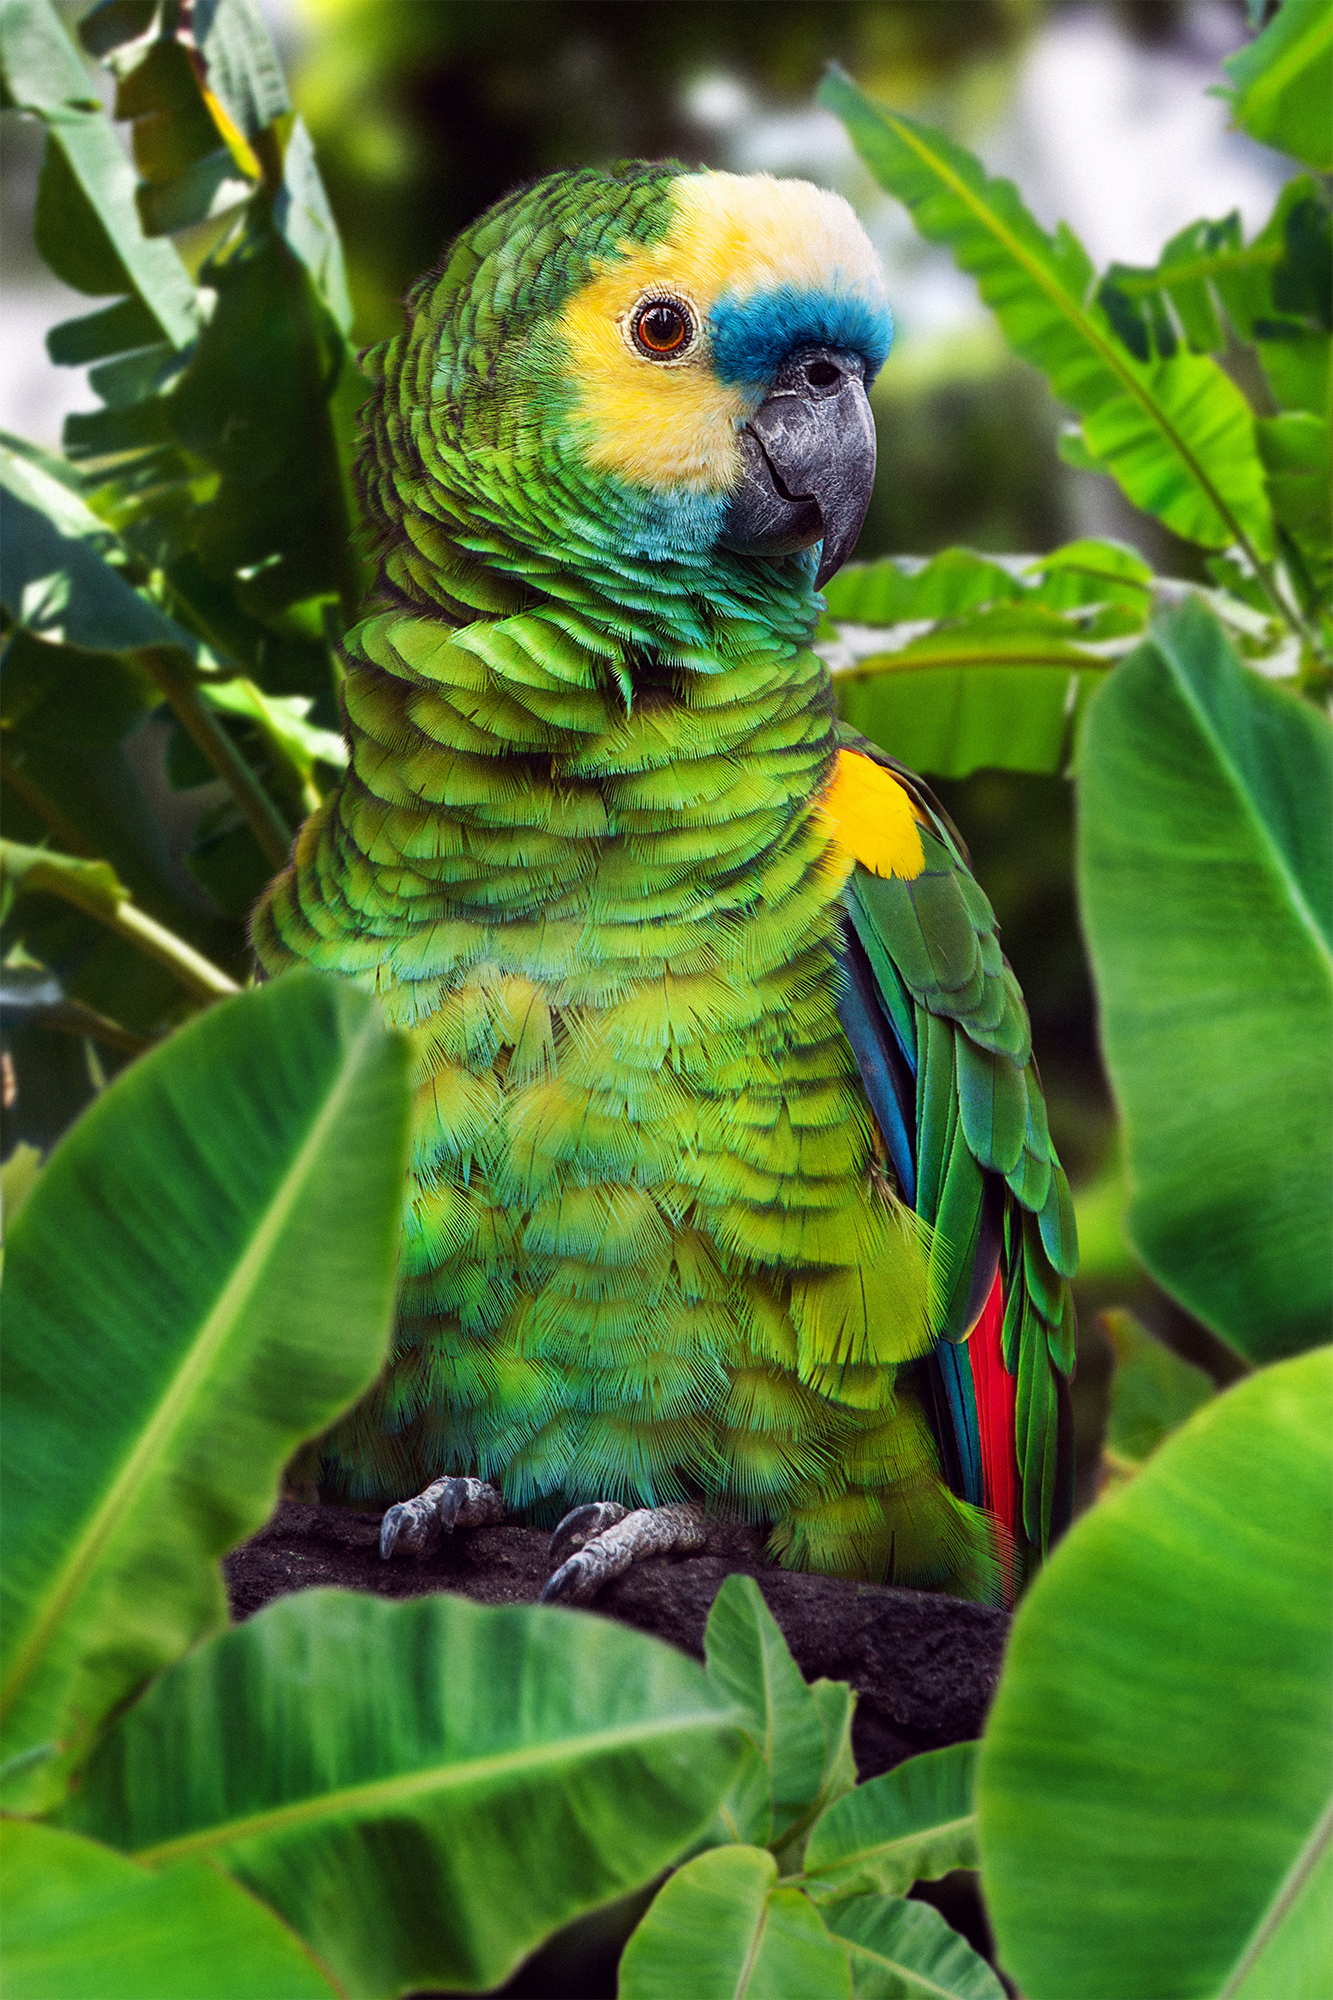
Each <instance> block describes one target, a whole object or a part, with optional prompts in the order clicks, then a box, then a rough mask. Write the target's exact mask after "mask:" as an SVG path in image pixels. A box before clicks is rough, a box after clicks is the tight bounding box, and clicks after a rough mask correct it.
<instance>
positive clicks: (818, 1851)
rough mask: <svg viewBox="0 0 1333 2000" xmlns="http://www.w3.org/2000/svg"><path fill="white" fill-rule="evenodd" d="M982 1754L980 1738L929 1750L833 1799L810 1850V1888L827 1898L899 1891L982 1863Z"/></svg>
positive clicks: (807, 1856)
mask: <svg viewBox="0 0 1333 2000" xmlns="http://www.w3.org/2000/svg"><path fill="white" fill-rule="evenodd" d="M976 1761H977V1746H976V1744H975V1743H954V1744H951V1745H950V1747H949V1748H948V1749H947V1750H928V1751H926V1752H925V1754H924V1755H923V1756H920V1757H909V1758H908V1760H907V1762H906V1763H904V1764H899V1765H897V1766H896V1767H895V1768H894V1769H893V1770H892V1771H885V1772H884V1773H883V1775H882V1776H880V1777H878V1778H871V1780H870V1781H869V1783H868V1784H864V1785H858V1786H857V1788H856V1790H855V1791H854V1792H848V1793H847V1794H846V1796H845V1797H844V1798H841V1799H838V1800H837V1801H836V1803H835V1804H833V1805H831V1806H829V1807H828V1808H827V1810H826V1811H825V1812H824V1813H823V1814H822V1815H821V1816H820V1818H819V1819H817V1820H816V1821H815V1824H814V1826H813V1827H812V1828H811V1832H810V1840H809V1844H808V1846H807V1847H806V1850H805V1873H806V1877H807V1879H808V1882H809V1888H810V1894H811V1895H812V1896H813V1897H814V1898H815V1900H816V1901H817V1902H819V1903H828V1902H837V1901H841V1900H842V1899H843V1898H844V1897H847V1896H856V1895H861V1894H862V1893H864V1892H866V1891H869V1890H879V1891H880V1892H882V1893H885V1894H893V1893H895V1892H900V1891H903V1890H907V1889H910V1888H911V1886H912V1884H913V1882H919V1881H923V1880H929V1879H932V1878H934V1877H936V1876H939V1875H947V1874H948V1873H949V1871H950V1869H952V1868H975V1867H976V1865H977V1847H976V1842H977V1836H976V1807H975V1805H974V1802H973V1796H972V1795H973V1789H974V1785H975V1777H976Z"/></svg>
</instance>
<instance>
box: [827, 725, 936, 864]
mask: <svg viewBox="0 0 1333 2000" xmlns="http://www.w3.org/2000/svg"><path fill="white" fill-rule="evenodd" d="M819 811H820V812H821V813H822V814H823V816H824V818H825V819H826V820H827V821H828V823H829V826H830V829H831V831H832V833H833V837H834V839H835V840H836V841H837V842H838V845H839V846H840V847H844V848H846V850H847V852H848V853H849V854H851V855H852V856H853V857H854V859H855V860H857V861H859V862H860V864H861V866H862V867H863V868H868V869H869V870H870V872H871V874H872V875H899V876H901V877H902V878H903V879H904V880H905V881H908V882H910V881H911V880H912V879H913V877H914V876H917V875H919V874H920V873H921V871H922V869H923V868H924V867H925V865H926V858H925V855H924V854H923V853H922V851H921V835H920V833H919V832H918V831H917V823H916V814H915V812H914V811H913V808H912V801H911V799H910V798H909V797H908V794H907V793H906V792H905V791H904V790H903V787H902V786H901V785H900V784H899V783H898V780H897V779H896V778H895V777H894V775H893V773H892V771H886V770H885V768H884V766H883V765H882V764H876V763H874V762H872V760H871V759H870V758H869V757H863V756H861V754H860V753H859V751H856V750H840V751H839V752H838V761H837V763H836V764H835V765H834V767H833V777H832V779H831V780H830V783H829V787H828V790H827V791H826V792H825V793H824V795H823V797H822V798H821V799H820V800H819Z"/></svg>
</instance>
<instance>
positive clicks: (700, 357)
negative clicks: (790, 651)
mask: <svg viewBox="0 0 1333 2000" xmlns="http://www.w3.org/2000/svg"><path fill="white" fill-rule="evenodd" d="M673 197H674V202H675V210H676V213H675V219H674V221H673V223H672V226H671V229H670V230H669V232H668V233H667V235H666V236H665V237H663V238H662V239H661V241H659V242H657V243H654V244H650V245H648V246H644V245H643V244H637V243H626V244H624V245H623V246H622V248H621V254H620V256H619V257H618V258H617V259H616V260H615V261H614V262H612V261H611V260H610V259H607V260H605V261H604V262H603V263H602V265H601V267H600V268H599V270H598V272H597V275H596V276H595V277H594V278H593V279H592V280H591V281H590V283H588V284H586V285H585V286H584V287H583V289H582V290H581V291H579V292H576V293H575V295H574V297H573V298H572V299H571V300H570V302H569V304H568V305H567V306H566V308H565V310H564V312H563V314H562V315H561V317H560V320H559V322H558V324H557V329H556V331H557V334H558V336H559V337H560V339H561V340H562V341H563V343H564V345H565V349H566V353H567V356H568V369H569V374H570V377H571V379H572V380H573V381H575V382H576V383H577V384H578V385H579V403H578V409H579V413H580V415H581V416H582V418H583V421H584V423H585V426H586V430H587V443H586V446H585V450H586V455H587V458H588V461H589V463H590V464H591V465H593V466H595V467H596V468H597V469H598V470H600V471H605V472H611V473H614V474H616V475H618V476H619V477H620V478H622V479H624V480H626V481H629V482H631V483H633V484H635V485H638V486H647V487H657V488H662V489H666V490H675V491H680V490H681V489H686V490H691V491H694V492H696V493H702V494H721V493H726V492H728V491H729V490H730V489H731V487H732V486H733V485H734V483H735V480H736V477H737V475H738V472H739V469H740V451H739V447H738V445H737V443H736V433H737V431H738V430H739V428H740V427H741V425H742V424H743V423H744V422H745V419H746V417H747V416H748V415H749V414H750V412H751V409H752V407H753V400H754V399H753V394H752V393H751V394H747V392H746V390H745V389H744V388H743V387H742V386H741V385H739V384H737V383H734V382H732V383H728V382H722V381H720V380H719V379H718V376H717V374H716V372H715V370H714V367H713V356H712V351H711V348H710V346H709V342H708V338H707V332H706V327H707V321H708V318H709V315H710V313H711V312H712V310H713V308H714V306H715V305H716V304H717V302H718V300H719V299H720V298H721V297H722V295H723V293H724V292H725V293H726V294H727V295H728V296H729V297H731V298H734V299H738V300H741V301H743V300H745V299H746V298H750V297H753V296H755V295H756V294H761V293H767V292H774V293H776V292H779V291H781V290H783V289H784V288H790V289H794V290H802V289H805V288H812V289H814V288H817V289H820V290H827V289H829V288H830V287H836V288H840V289H842V290H843V291H847V292H851V291H859V292H861V293H863V294H864V295H865V296H867V297H868V298H870V299H873V300H875V301H877V302H878V301H880V300H882V299H883V296H884V286H883V278H882V276H881V274H880V268H879V262H878V259H877V258H876V256H875V252H874V248H873V246H872V245H871V242H870V239H869V238H868V237H867V235H866V233H865V231H864V230H863V229H862V227H861V225H860V223H859V222H858V221H857V219H856V217H855V215H854V214H853V212H852V210H851V208H850V207H849V206H848V204H847V203H846V202H845V201H844V200H843V198H842V196H841V195H836V194H830V193H829V192H828V191H827V190H826V189H824V188H817V187H814V186H812V185H811V183H810V182H809V181H795V180H781V181H780V180H775V179H773V177H772V176H771V175H769V174H745V175H741V174H715V173H700V174H683V175H682V176H681V177H680V179H679V180H678V181H677V182H676V183H675V186H674V189H673ZM659 293H665V294H669V295H670V296H671V297H672V298H674V299H679V300H681V301H682V302H683V303H684V304H686V305H687V306H688V307H689V309H690V312H691V316H692V318H693V320H694V325H695V328H696V330H697V331H696V337H695V339H694V340H693V342H692V343H691V344H690V346H689V348H688V350H687V351H686V352H685V353H684V354H683V355H682V356H681V358H680V359H678V360H659V359H649V358H648V357H646V356H645V355H643V354H641V353H640V352H639V350H638V349H637V348H636V347H635V345H634V340H633V337H632V335H631V332H630V326H631V323H632V320H633V317H634V315H635V311H636V308H637V307H638V306H639V305H640V304H641V303H642V302H643V300H644V299H645V298H646V297H652V296H654V295H656V294H659Z"/></svg>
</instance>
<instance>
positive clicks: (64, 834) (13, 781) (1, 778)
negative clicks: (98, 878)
mask: <svg viewBox="0 0 1333 2000" xmlns="http://www.w3.org/2000/svg"><path fill="white" fill-rule="evenodd" d="M0 783H2V784H5V785H8V786H9V787H10V789H11V790H12V791H14V792H17V794H18V796H19V797H20V798H21V799H22V800H23V803H24V804H25V805H28V806H31V807H32V809H33V811H34V812H35V813H36V814H37V817H38V818H39V819H41V820H45V822H46V824H47V826H48V827H49V828H50V829H51V832H52V833H53V834H54V835H55V837H56V839H57V840H58V841H59V842H60V844H61V846H62V847H67V848H68V849H69V851H70V853H71V854H78V855H82V856H84V857H85V858H86V859H87V860H89V861H94V860H96V858H97V855H96V850H95V849H93V848H91V847H90V846H89V845H88V843H87V841H86V840H85V839H84V837H83V835H82V834H81V833H80V832H79V829H78V828H77V827H76V826H75V825H74V822H73V821H72V820H69V819H66V817H65V815H64V813H62V812H61V810H60V808H59V806H58V805H56V804H54V803H53V801H52V800H50V799H48V798H47V796H46V793H45V792H44V791H43V790H42V788H41V786H40V785H35V784H34V783H33V781H32V779H31V778H30V777H29V776H28V774H27V772H26V771H24V770H21V769H20V768H19V766H18V765H17V764H13V763H11V762H10V760H9V758H8V757H0Z"/></svg>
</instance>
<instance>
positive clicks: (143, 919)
mask: <svg viewBox="0 0 1333 2000" xmlns="http://www.w3.org/2000/svg"><path fill="white" fill-rule="evenodd" d="M41 887H42V889H43V890H44V891H45V893H46V894H48V895H52V896H61V897H63V898H64V900H65V901H66V902H67V903H73V904H74V906H75V908H76V909H80V910H84V911H86V913H87V914H88V915H89V916H90V917H96V918H97V921H98V923H100V924H105V925H106V926H107V928H108V929H109V930H113V931H118V932H119V933H120V935H121V936H122V937H124V938H128V939H129V940H130V942H131V943H132V944H136V945H137V946H138V947H139V949H140V951H143V952H146V953H147V954H148V956H149V957H150V958H155V959H157V961H158V962H159V964H161V965H165V966H166V967H167V969H168V970H169V971H170V972H173V973H174V974H175V975H176V978H177V979H178V980H179V981H180V983H181V985H182V986H184V987H185V989H186V990H187V992H190V993H193V994H194V995H195V996H196V997H197V998H198V999H200V1000H208V1001H211V1000H222V999H225V998H226V996H227V995H228V994H229V993H239V992H240V990H241V989H240V987H239V986H238V985H237V984H236V981H235V980H234V979H231V978H229V977H228V975H227V974H226V973H225V972H223V970H222V968H221V967H220V966H217V965H214V964H213V961H212V960H211V959H208V958H205V957H204V955H203V953H202V952H198V951H196V950H195V949H194V946H193V945H188V944H186V942H185V940H184V938H181V937H177V935H176V933H175V931H169V930H168V929H167V927H166V925H165V924H160V923H158V921H157V919H156V918H155V917H150V916H149V915H148V913H147V911H145V910H141V909H139V908H137V906H136V905H135V904H134V903H132V902H130V901H129V899H128V897H127V898H126V899H125V901H124V902H120V903H117V904H116V905H115V907H114V909H113V908H112V907H111V905H110V904H109V902H108V901H107V900H106V899H105V898H99V897H98V896H96V895H94V894H91V893H83V892H82V890H81V888H80V885H79V883H78V881H77V879H76V878H75V877H74V876H60V877H58V876H57V875H56V874H55V873H54V872H52V873H51V874H50V875H49V877H48V879H45V880H43V882H42V883H41Z"/></svg>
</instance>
